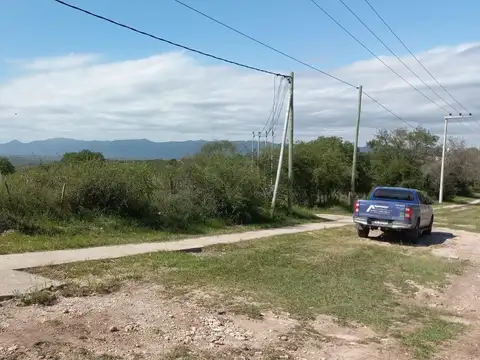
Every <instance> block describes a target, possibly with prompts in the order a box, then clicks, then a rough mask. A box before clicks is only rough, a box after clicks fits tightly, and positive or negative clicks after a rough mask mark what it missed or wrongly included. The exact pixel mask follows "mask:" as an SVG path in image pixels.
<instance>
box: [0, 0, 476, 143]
mask: <svg viewBox="0 0 480 360" xmlns="http://www.w3.org/2000/svg"><path fill="white" fill-rule="evenodd" d="M183 1H184V2H186V3H187V4H189V5H191V6H194V7H196V8H197V9H199V10H201V11H203V12H205V13H207V14H209V15H210V16H212V17H215V18H217V19H218V20H221V21H223V22H225V23H227V24H229V25H230V26H232V27H235V28H237V29H238V30H241V31H243V32H245V33H247V34H249V35H251V36H252V37H255V38H257V39H259V40H261V41H263V42H265V43H267V44H269V45H271V46H273V47H275V48H278V49H279V50H281V51H283V52H285V53H287V54H289V55H291V56H293V57H296V58H298V59H300V60H302V61H303V62H306V63H308V64H310V65H312V66H314V67H316V68H318V69H321V70H323V71H326V72H328V73H330V74H332V75H334V76H336V77H338V78H340V79H342V80H344V81H346V82H348V83H350V84H353V85H355V86H356V85H362V86H363V89H364V91H365V92H366V93H367V94H368V95H370V96H372V97H373V98H375V99H376V100H378V101H379V102H380V103H381V104H383V105H384V106H385V107H387V108H388V109H389V110H391V111H392V112H393V113H394V114H396V115H397V116H398V117H399V118H401V119H403V120H405V121H406V122H407V123H408V124H410V125H413V126H417V125H421V126H424V127H425V128H427V129H429V130H430V131H432V132H433V133H435V134H438V135H442V134H443V124H444V122H443V117H444V115H445V114H446V112H445V110H447V111H449V112H452V113H457V112H458V110H459V111H463V112H465V111H464V109H462V108H461V107H460V106H459V105H458V104H456V103H455V102H454V101H453V100H452V99H451V98H450V97H449V95H448V94H447V93H445V92H444V91H443V90H442V89H441V88H440V87H439V86H438V84H437V83H436V82H435V81H434V80H433V79H432V78H431V77H430V76H429V75H428V74H427V73H426V72H425V70H424V69H423V68H422V67H421V66H420V65H419V64H418V63H417V62H416V61H415V59H414V58H413V57H412V56H410V54H409V53H408V52H407V50H405V49H404V48H403V47H402V45H401V44H400V43H399V42H398V40H397V39H395V37H394V36H393V35H392V34H391V33H390V32H389V31H388V29H387V28H386V27H385V26H384V25H383V24H382V22H381V21H380V20H379V19H378V18H377V17H376V15H375V14H374V13H373V12H372V10H371V9H370V8H369V7H368V5H367V4H366V3H365V1H364V0H344V1H345V3H346V4H348V5H349V6H350V7H351V8H352V9H353V10H354V11H355V12H356V13H357V15H358V16H359V17H360V18H361V19H362V20H363V21H364V22H365V23H366V24H367V25H368V26H370V27H371V29H372V30H373V31H374V32H375V33H376V34H377V35H378V36H379V37H380V38H381V39H382V40H383V41H384V42H385V43H386V44H387V45H388V46H389V47H390V48H391V49H392V50H393V51H394V52H395V53H396V54H397V55H398V56H400V58H401V59H402V61H403V62H405V64H407V65H408V66H409V67H410V68H411V69H412V70H413V71H414V72H415V73H416V74H417V75H419V77H420V78H421V79H422V80H423V81H424V82H425V83H426V84H427V85H429V86H430V87H431V88H432V89H433V90H434V91H435V92H436V93H437V94H438V95H440V96H441V97H442V98H443V99H444V100H446V101H447V103H449V104H451V105H453V106H454V107H455V108H456V110H455V109H453V108H451V107H449V105H447V104H446V103H445V102H444V100H441V99H440V98H439V97H438V96H437V94H435V92H432V90H430V89H429V88H427V87H426V86H425V85H424V84H423V83H422V82H421V81H420V80H419V79H417V78H416V77H415V76H414V75H413V74H412V73H411V72H410V71H409V70H408V69H407V68H405V67H404V66H403V65H402V63H401V62H399V61H398V60H397V59H396V58H395V57H394V56H392V54H391V53H390V52H389V51H388V50H387V49H386V48H385V47H384V46H383V45H382V44H381V43H380V42H378V40H377V39H375V37H373V36H372V34H370V33H369V32H368V30H366V29H365V28H364V27H363V25H362V24H361V23H360V22H359V21H358V20H357V19H356V18H355V17H354V16H353V15H352V14H351V13H349V12H348V10H347V9H346V8H345V7H344V6H343V5H342V3H341V2H340V0H323V1H322V0H317V1H318V3H319V4H320V5H322V6H323V7H324V8H325V9H326V10H327V11H328V12H330V13H331V15H332V16H333V17H334V18H335V19H336V20H337V21H339V22H340V23H341V24H342V25H343V26H344V27H346V28H347V29H348V30H349V31H350V32H352V33H353V34H355V36H357V37H358V38H359V39H360V40H361V41H362V42H363V43H364V44H365V45H366V46H367V47H368V48H369V49H371V51H372V52H373V53H375V54H376V55H378V56H380V58H381V59H382V60H383V61H384V62H385V63H387V64H388V65H389V66H390V67H391V68H393V69H394V70H395V71H396V72H397V73H398V74H399V75H401V76H402V77H403V78H404V79H406V80H407V81H408V82H410V84H412V85H413V86H414V87H416V88H417V89H418V90H419V91H420V92H422V93H424V94H425V95H426V96H428V97H429V98H430V99H432V100H433V101H434V102H436V103H437V105H439V106H441V107H444V108H445V110H442V109H441V108H439V107H438V106H437V105H435V104H433V103H432V102H430V101H428V100H427V99H426V98H425V97H424V96H423V95H421V94H420V93H419V92H417V91H416V90H414V89H413V88H412V87H411V86H410V85H408V84H407V83H406V82H404V81H403V80H402V79H400V78H399V77H398V76H397V75H395V74H394V73H392V71H391V70H390V69H388V68H387V67H385V66H384V65H383V64H382V63H381V62H380V61H379V60H378V59H376V58H374V57H373V56H372V54H370V53H369V52H368V51H366V50H365V49H364V48H362V46H360V45H359V44H358V43H357V42H355V40H353V39H352V38H351V37H349V35H347V34H346V33H345V32H344V31H343V30H342V29H341V28H340V27H338V25H336V24H335V23H334V22H333V21H332V20H331V19H329V18H328V17H327V16H325V14H324V13H322V12H321V11H320V10H319V9H318V8H316V7H315V6H314V5H313V4H312V3H311V1H310V0H295V1H294V0H242V1H239V0H229V1H225V0H183ZM69 2H70V3H71V4H74V5H78V6H81V7H83V8H85V9H88V10H90V11H92V12H96V13H98V14H100V15H103V16H105V17H109V18H112V19H114V20H117V21H119V22H123V23H126V24H128V25H131V26H134V27H137V28H138V29H141V30H144V31H147V32H150V33H152V34H154V35H157V36H159V37H163V38H166V39H168V40H171V41H174V42H177V43H181V44H183V45H186V46H189V47H192V48H196V49H198V50H201V51H203V52H208V53H212V54H214V55H216V56H220V57H224V58H227V59H230V60H234V61H236V62H240V63H245V64H248V65H250V66H254V67H258V68H261V69H266V70H269V71H272V72H278V73H282V74H289V73H290V72H291V71H293V72H295V82H294V109H295V112H294V114H295V117H294V119H295V138H296V139H297V140H309V139H314V138H316V137H318V136H341V137H343V138H345V139H346V140H353V138H354V133H355V121H356V114H357V98H358V91H357V90H356V88H355V87H350V86H348V85H345V84H344V83H341V82H338V81H336V80H334V79H332V78H329V77H327V76H325V75H323V74H321V73H319V72H316V71H314V70H312V69H310V68H308V67H306V66H304V65H302V64H299V63H296V62H295V61H293V60H291V59H288V58H286V57H283V56H282V55H280V54H277V53H275V52H273V51H272V50H270V49H267V48H264V47H262V46H260V45H259V44H256V43H255V42H252V41H251V40H249V39H246V38H243V37H241V36H240V35H238V34H236V33H234V32H232V31H230V30H228V29H225V28H223V27H221V26H220V25H218V24H216V23H214V22H212V21H211V20H208V19H205V18H204V17H202V16H200V15H198V14H196V13H194V12H192V11H191V10H188V9H187V8H185V7H183V6H181V5H179V4H178V3H176V2H175V1H174V0H156V1H155V0H143V1H137V2H133V1H126V0H115V1H114V0H103V1H98V0H82V1H80V0H71V1H69ZM370 3H371V4H372V5H373V6H374V7H375V9H376V10H377V11H378V12H379V13H380V14H381V15H382V16H383V18H384V19H385V20H386V21H387V23H388V24H389V25H390V27H391V28H393V29H394V30H395V31H396V33H397V34H398V36H399V37H400V38H401V39H402V40H403V42H404V43H405V44H406V45H407V46H408V47H409V48H410V49H411V50H412V51H413V52H414V53H415V54H416V56H417V57H418V59H419V60H420V61H421V62H422V63H423V65H424V66H425V67H426V68H427V69H428V70H429V71H430V72H431V73H432V74H433V75H434V76H435V77H436V79H437V80H438V81H439V82H440V83H441V84H442V85H443V86H444V87H445V88H446V89H447V90H448V91H449V92H450V93H451V94H452V95H453V96H454V97H455V99H456V100H458V101H459V102H460V103H461V104H462V105H463V106H465V107H466V109H467V110H468V111H470V112H472V113H473V114H474V115H475V114H479V115H478V116H477V117H476V118H473V119H465V120H464V121H461V122H454V121H452V122H450V124H449V135H452V136H461V137H463V138H465V139H466V140H467V141H468V142H469V143H470V144H472V145H475V146H480V136H478V134H479V133H480V122H479V121H478V120H480V103H479V102H478V100H477V99H478V94H479V91H480V38H479V37H478V34H480V23H479V22H478V20H477V15H476V14H478V12H479V11H480V2H478V1H475V0H459V1H455V2H452V1H446V0H435V1H434V0H422V1H413V0H405V1H402V2H397V1H395V2H393V1H380V0H370ZM1 5H2V21H1V22H0V44H2V46H1V47H0V62H1V65H2V66H0V123H1V124H2V129H3V131H2V132H0V142H8V141H11V140H14V139H16V140H20V141H32V140H41V139H47V138H55V137H66V138H75V139H83V140H114V139H129V138H148V139H150V140H153V141H172V140H176V141H181V140H196V139H205V140H213V139H231V140H242V139H244V140H248V139H251V138H252V132H253V131H255V132H257V131H260V130H264V129H270V128H273V129H274V130H275V134H276V139H277V141H278V138H279V137H280V133H281V130H282V123H283V121H284V117H285V114H284V113H285V111H284V109H280V104H281V103H282V99H283V98H285V97H286V95H285V94H286V91H284V89H286V87H285V83H286V82H285V81H283V82H280V78H278V77H277V78H276V77H274V76H273V75H268V74H263V73H260V72H256V71H253V70H248V69H244V68H241V67H237V66H234V65H231V64H226V63H223V62H220V61H217V60H214V59H210V58H206V57H203V56H201V55H197V54H194V53H191V52H188V51H185V50H181V49H178V48H176V47H174V46H172V45H168V44H165V43H162V42H159V41H155V40H153V39H151V38H148V37H143V36H141V35H138V34H135V33H132V32H129V31H128V30H125V29H122V28H119V27H116V26H114V25H112V24H109V23H106V22H103V21H101V20H98V19H95V18H92V17H89V16H88V15H85V14H82V13H79V12H77V11H74V10H72V9H69V8H66V7H64V6H62V5H60V4H58V3H56V2H55V1H53V0H22V1H6V0H3V1H2V4H1ZM274 89H277V90H274ZM274 99H276V100H277V101H274ZM274 104H278V106H277V107H278V108H279V109H278V113H277V112H276V116H274V119H273V121H270V122H269V115H270V113H271V111H272V107H274ZM398 117H395V116H394V115H392V114H391V113H389V112H387V111H386V110H384V109H383V108H382V107H380V106H379V105H377V104H376V103H374V102H373V101H371V100H370V99H369V98H368V97H367V96H363V101H362V116H361V128H360V143H365V142H366V141H367V140H369V139H370V138H371V137H372V136H373V134H374V133H375V132H376V131H377V130H378V129H380V128H386V129H392V128H395V127H406V126H409V125H407V124H406V123H405V122H402V121H401V120H400V119H399V118H398ZM477 119H478V120H477ZM266 124H267V125H266Z"/></svg>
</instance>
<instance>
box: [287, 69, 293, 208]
mask: <svg viewBox="0 0 480 360" xmlns="http://www.w3.org/2000/svg"><path fill="white" fill-rule="evenodd" d="M293 79H294V73H293V72H291V73H290V78H289V81H290V97H289V102H288V109H289V111H288V115H289V117H288V127H289V130H290V131H289V132H288V211H289V212H290V213H291V212H292V206H293V145H294V144H293V130H294V128H293V124H294V121H293V119H294V118H293Z"/></svg>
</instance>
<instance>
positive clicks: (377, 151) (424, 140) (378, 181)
mask: <svg viewBox="0 0 480 360" xmlns="http://www.w3.org/2000/svg"><path fill="white" fill-rule="evenodd" d="M437 143H438V136H436V135H433V134H431V133H430V132H429V131H428V130H426V129H424V128H422V127H417V128H416V129H415V130H411V131H410V130H408V129H404V128H399V129H394V130H391V131H388V130H381V131H379V132H378V133H377V134H376V135H375V137H374V139H373V140H371V141H370V142H369V143H368V145H369V147H370V148H371V149H372V151H371V154H370V156H371V167H372V176H373V181H374V183H375V185H390V186H405V187H415V188H422V187H423V184H424V180H425V179H424V167H425V166H426V165H427V164H430V163H431V162H432V161H434V160H435V155H436V154H437V153H438V145H437Z"/></svg>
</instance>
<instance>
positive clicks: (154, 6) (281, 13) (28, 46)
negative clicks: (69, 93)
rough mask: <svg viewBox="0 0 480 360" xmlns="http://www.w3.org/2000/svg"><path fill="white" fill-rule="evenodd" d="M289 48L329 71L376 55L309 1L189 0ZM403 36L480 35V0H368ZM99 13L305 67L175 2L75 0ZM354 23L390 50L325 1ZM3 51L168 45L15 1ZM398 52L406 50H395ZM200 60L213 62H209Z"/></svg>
mask: <svg viewBox="0 0 480 360" xmlns="http://www.w3.org/2000/svg"><path fill="white" fill-rule="evenodd" d="M186 2H187V3H189V4H192V5H193V6H195V7H198V8H199V9H201V10H203V11H205V12H206V13H208V14H210V15H212V16H213V17H217V18H219V19H221V20H224V21H225V22H227V23H228V24H230V25H232V26H233V27H237V28H238V29H241V30H243V31H245V32H247V33H249V34H252V35H254V36H256V37H258V38H259V39H262V40H264V41H265V42H267V43H269V44H271V45H273V46H275V47H278V48H280V49H282V50H284V51H285V52H288V53H291V54H295V56H298V57H300V58H301V59H304V60H305V61H308V62H310V63H312V64H314V65H316V66H318V67H321V68H323V69H329V68H332V67H336V66H342V65H346V64H349V63H351V62H353V61H356V60H361V59H369V58H370V57H371V56H370V54H368V53H367V52H366V51H365V50H364V49H362V48H361V47H360V46H359V45H358V44H356V43H355V42H354V41H353V40H352V39H351V38H349V36H348V35H347V34H345V33H344V32H343V31H342V30H341V29H340V28H338V27H337V25H335V24H334V23H333V22H332V21H331V20H330V19H328V18H327V17H326V16H325V15H324V14H322V13H321V12H320V11H319V10H318V9H317V8H315V7H314V6H313V4H311V3H310V2H309V1H305V0H295V1H294V0H242V1H234V0H186ZM371 2H372V4H373V5H374V6H375V7H376V8H377V10H378V11H379V12H380V14H382V15H383V16H384V18H385V19H386V20H387V21H388V22H389V24H390V25H391V26H392V27H393V28H394V29H395V30H396V31H397V32H398V34H399V35H400V36H401V38H402V39H403V40H404V41H405V42H406V43H407V45H409V46H410V47H411V49H412V50H413V51H414V52H416V51H422V50H426V49H430V48H433V47H435V46H439V45H455V44H458V43H462V42H463V43H465V42H472V41H475V40H478V35H477V34H479V33H480V22H479V21H478V14H479V12H480V2H478V1H475V0H460V1H447V0H421V1H418V0H416V1H413V0H404V1H380V0H372V1H371ZM71 3H73V4H77V5H81V6H82V7H85V8H87V9H91V10H92V11H94V12H98V13H100V14H104V15H106V16H109V17H112V18H114V19H117V20H119V21H122V22H126V23H128V24H131V25H134V26H137V27H139V28H141V29H145V30H147V31H149V32H152V33H154V34H157V35H159V36H163V37H166V38H168V39H171V40H173V41H176V42H180V43H183V44H186V45H189V46H192V47H196V48H199V49H202V50H204V51H207V52H212V53H215V54H218V55H221V56H224V57H228V58H232V59H236V60H239V61H243V62H247V63H250V64H254V65H257V66H260V67H267V68H272V69H293V70H297V69H300V68H301V65H298V64H295V63H293V62H292V61H291V60H288V59H285V58H282V57H281V56H279V55H277V54H274V53H272V52H270V51H269V50H267V49H264V48H262V47H261V46H259V45H257V44H255V43H252V42H251V41H249V40H248V39H244V38H242V37H241V36H239V35H237V34H235V33H231V32H229V31H228V30H226V29H223V28H221V27H220V26H219V25H217V24H215V23H212V22H211V21H209V20H208V19H205V18H202V17H201V16H199V15H197V14H195V13H193V12H191V11H189V10H188V9H186V8H184V7H182V6H180V5H179V4H177V3H175V2H174V1H172V0H142V1H126V0H116V1H114V0H103V1H99V0H82V1H80V0H72V1H71ZM319 3H320V4H322V6H324V7H325V8H326V9H327V10H328V11H329V12H331V14H332V15H333V16H334V17H336V18H337V19H338V20H339V21H341V22H342V23H343V24H346V26H347V27H348V29H349V30H350V31H352V32H354V33H355V34H356V35H358V36H359V37H360V38H361V39H362V40H365V43H366V44H367V45H368V46H369V47H371V49H372V50H374V52H376V53H378V54H386V55H387V53H386V50H385V49H383V48H382V45H381V44H379V43H378V42H377V41H376V40H375V39H374V38H373V37H372V36H371V35H370V34H368V32H367V31H366V30H365V29H364V28H363V27H362V25H361V24H360V23H358V22H357V20H356V19H355V18H354V17H353V16H352V15H351V14H349V13H348V12H347V11H346V9H345V8H344V7H343V5H342V4H341V3H340V2H339V1H337V0H328V1H322V0H320V1H319ZM347 3H348V4H349V5H350V6H351V7H352V8H353V9H355V10H356V11H358V14H359V16H361V17H362V19H364V21H366V22H367V23H368V24H369V25H370V26H371V27H372V29H373V30H374V31H376V32H377V33H379V34H384V35H387V36H386V37H385V38H386V39H389V38H391V36H388V35H389V34H387V33H386V31H385V28H384V27H383V25H382V24H381V23H380V21H379V20H378V19H377V18H376V16H375V14H373V13H372V11H371V10H370V9H369V8H368V7H367V5H366V4H365V3H364V2H363V1H359V0H355V1H352V0H349V1H348V0H347ZM0 43H1V44H2V46H1V48H0V57H1V58H4V59H10V58H31V57H36V56H59V55H63V54H65V53H70V52H74V53H82V52H88V53H90V52H95V53H103V54H105V55H107V56H108V58H109V59H110V60H118V59H129V58H138V57H145V56H149V55H152V54H157V53H159V52H163V51H169V50H172V47H171V46H170V45H164V44H161V43H159V42H156V41H153V40H151V39H148V38H143V37H141V36H138V35H136V34H133V33H129V32H128V31H126V30H125V31H124V30H122V29H118V28H116V27H114V26H112V25H110V24H107V23H103V22H101V21H99V20H96V19H93V18H89V17H88V16H85V15H82V14H80V13H77V12H75V11H72V10H71V9H68V8H65V7H63V6H60V5H58V4H57V3H55V2H54V1H52V0H18V1H4V2H3V3H2V21H1V22H0ZM393 48H394V49H395V50H396V51H398V54H404V53H405V51H404V50H403V49H402V48H401V46H400V45H398V46H394V47H393ZM202 61H206V62H209V61H213V60H208V59H204V60H202Z"/></svg>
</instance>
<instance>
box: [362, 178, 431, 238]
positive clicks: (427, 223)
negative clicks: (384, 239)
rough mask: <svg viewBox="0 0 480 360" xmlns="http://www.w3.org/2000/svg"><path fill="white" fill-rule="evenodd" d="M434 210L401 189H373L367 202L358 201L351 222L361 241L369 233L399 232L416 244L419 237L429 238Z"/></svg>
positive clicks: (418, 194) (414, 193) (415, 192)
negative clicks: (372, 231) (371, 231)
mask: <svg viewBox="0 0 480 360" xmlns="http://www.w3.org/2000/svg"><path fill="white" fill-rule="evenodd" d="M433 219H434V213H433V207H432V203H431V201H430V200H429V199H427V198H426V197H425V196H424V195H423V194H422V193H421V192H420V191H418V190H415V189H407V188H400V187H376V188H374V189H373V190H372V192H371V193H370V196H369V198H368V200H358V201H356V202H355V205H354V209H353V222H354V223H355V225H356V228H357V234H358V236H359V237H361V238H366V237H368V234H369V232H370V230H377V229H380V230H381V231H383V232H389V231H398V232H402V233H403V234H405V235H406V237H407V239H408V240H409V241H411V242H416V241H417V240H418V238H419V237H420V236H421V235H422V234H427V235H428V234H431V232H432V226H433Z"/></svg>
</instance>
